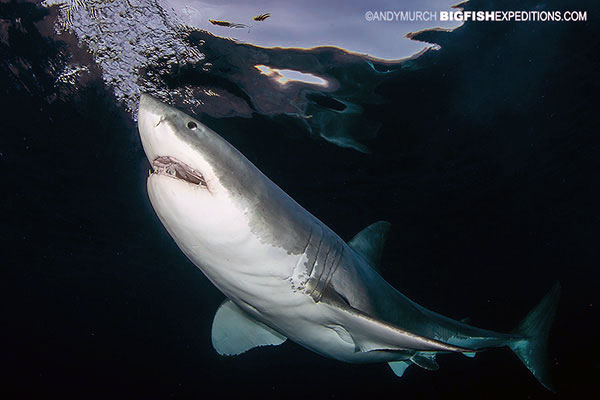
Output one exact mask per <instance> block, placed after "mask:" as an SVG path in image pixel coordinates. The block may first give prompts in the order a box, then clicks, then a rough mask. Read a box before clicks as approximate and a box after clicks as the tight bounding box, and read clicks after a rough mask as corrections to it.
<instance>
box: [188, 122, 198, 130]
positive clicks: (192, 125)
mask: <svg viewBox="0 0 600 400" xmlns="http://www.w3.org/2000/svg"><path fill="white" fill-rule="evenodd" d="M187 127H188V128H189V129H196V128H197V127H198V125H196V123H195V122H194V121H190V122H188V124H187Z"/></svg>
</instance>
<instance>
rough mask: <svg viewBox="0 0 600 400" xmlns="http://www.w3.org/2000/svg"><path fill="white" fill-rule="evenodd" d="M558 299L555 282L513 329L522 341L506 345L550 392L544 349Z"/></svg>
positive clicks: (558, 294)
mask: <svg viewBox="0 0 600 400" xmlns="http://www.w3.org/2000/svg"><path fill="white" fill-rule="evenodd" d="M559 297H560V284H559V283H558V282H556V284H555V285H554V287H553V288H552V289H551V290H550V292H548V294H546V296H545V297H544V298H543V299H542V301H540V303H539V304H538V305H537V306H536V307H535V308H534V309H533V310H531V311H530V312H529V314H527V316H526V317H525V319H523V321H521V323H520V324H519V326H518V327H517V329H515V332H517V333H519V334H520V335H523V337H524V339H521V340H516V341H512V342H510V343H508V346H509V347H510V348H511V350H512V351H514V352H515V354H516V355H517V356H518V357H519V359H520V360H521V361H522V362H523V364H525V366H527V368H529V371H531V373H532V374H533V375H534V376H535V377H536V378H537V380H538V381H540V383H541V384H542V385H543V386H544V387H545V388H546V389H548V390H550V391H554V388H553V387H552V384H551V382H550V374H549V371H548V360H547V358H548V356H547V353H546V347H547V345H548V333H549V330H550V326H551V325H552V320H553V319H554V314H555V313H556V306H557V305H558V299H559Z"/></svg>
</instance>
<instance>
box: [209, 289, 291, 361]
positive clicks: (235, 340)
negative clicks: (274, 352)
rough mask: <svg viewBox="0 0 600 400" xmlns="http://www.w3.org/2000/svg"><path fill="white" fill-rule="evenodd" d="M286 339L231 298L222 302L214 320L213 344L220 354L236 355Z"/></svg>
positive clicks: (274, 344)
mask: <svg viewBox="0 0 600 400" xmlns="http://www.w3.org/2000/svg"><path fill="white" fill-rule="evenodd" d="M286 339H287V338H286V337H285V336H283V335H282V334H280V333H278V332H276V331H274V330H273V329H271V328H269V327H268V326H267V325H265V324H263V323H262V322H259V321H257V320H255V319H254V318H252V317H251V316H250V315H248V314H247V313H246V312H245V311H243V310H242V309H241V308H239V307H238V306H237V305H235V303H234V302H233V301H231V300H226V301H225V302H223V304H221V306H220V307H219V309H218V310H217V313H216V314H215V319H214V320H213V325H212V344H213V347H214V348H215V350H216V351H217V353H219V354H220V355H225V356H235V355H238V354H242V353H243V352H245V351H248V350H250V349H252V348H254V347H259V346H277V345H279V344H281V343H283V342H285V340H286Z"/></svg>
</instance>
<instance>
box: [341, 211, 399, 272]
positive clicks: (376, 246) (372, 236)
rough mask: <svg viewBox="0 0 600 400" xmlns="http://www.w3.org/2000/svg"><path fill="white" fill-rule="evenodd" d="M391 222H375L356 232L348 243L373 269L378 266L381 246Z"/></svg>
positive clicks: (381, 250)
mask: <svg viewBox="0 0 600 400" xmlns="http://www.w3.org/2000/svg"><path fill="white" fill-rule="evenodd" d="M391 226H392V224H390V223H389V222H386V221H379V222H375V223H373V224H371V225H369V226H367V227H366V228H365V229H363V230H362V231H360V232H358V233H357V234H356V236H354V237H353V238H352V239H351V240H350V241H349V242H348V245H349V246H350V247H351V248H352V249H354V251H356V252H357V253H358V254H360V255H361V256H363V257H364V258H365V260H367V262H368V263H369V264H370V265H371V266H372V267H373V268H375V269H377V268H379V264H380V262H381V255H382V254H383V246H384V245H385V240H386V239H387V234H388V232H389V230H390V227H391Z"/></svg>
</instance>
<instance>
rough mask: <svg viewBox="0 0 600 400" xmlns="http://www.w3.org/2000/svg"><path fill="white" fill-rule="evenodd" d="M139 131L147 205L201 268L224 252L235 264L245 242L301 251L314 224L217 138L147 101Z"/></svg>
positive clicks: (143, 100) (144, 99)
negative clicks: (198, 260) (146, 172)
mask: <svg viewBox="0 0 600 400" xmlns="http://www.w3.org/2000/svg"><path fill="white" fill-rule="evenodd" d="M138 127H139V131H140V137H141V140H142V144H143V147H144V151H145V152H146V155H147V157H148V160H149V161H150V163H151V164H152V172H151V174H150V176H149V177H148V195H149V197H150V201H151V202H152V206H153V207H154V209H155V211H156V213H157V214H158V216H159V218H160V220H161V222H162V223H163V224H164V225H165V227H166V228H167V230H168V231H169V233H170V234H171V236H172V237H173V238H174V239H175V241H176V242H177V243H178V245H179V246H180V247H181V248H182V250H184V252H186V254H188V256H190V253H194V254H201V255H202V260H201V262H203V263H204V262H205V263H207V264H208V263H210V262H211V259H213V258H214V259H217V258H219V257H222V256H223V253H224V252H228V254H229V255H231V254H240V257H241V254H242V253H243V249H244V246H246V247H247V243H249V242H250V241H251V240H250V239H252V240H257V241H259V242H261V243H265V244H268V245H269V246H272V247H276V248H282V249H284V250H285V251H286V252H288V253H295V254H298V253H301V252H303V251H304V249H305V247H306V243H307V240H308V237H309V235H310V229H311V228H310V221H311V218H313V217H312V216H311V215H310V214H308V213H307V212H306V211H305V210H304V209H302V207H300V206H299V205H298V204H297V203H296V202H295V201H294V200H292V199H291V198H290V197H289V196H287V195H286V194H285V193H284V192H283V191H282V190H281V189H279V187H277V186H276V185H275V184H274V183H273V182H271V181H270V180H269V179H268V178H267V177H266V176H265V175H264V174H262V173H261V172H260V171H259V170H258V169H257V168H256V167H255V166H254V165H253V164H252V163H251V162H250V161H248V160H247V159H246V158H245V157H244V156H243V155H242V154H241V153H240V152H239V151H238V150H236V149H235V148H234V147H233V146H232V145H230V144H229V143H228V142H227V141H225V140H224V139H223V138H222V137H221V136H219V135H218V134H217V133H215V132H213V131H212V130H211V129H209V128H208V127H206V126H205V125H203V124H202V123H201V122H200V121H198V120H196V119H194V118H192V117H190V116H188V115H186V114H185V113H183V112H181V111H179V110H177V109H175V108H173V107H170V106H168V105H166V104H163V103H161V102H160V101H158V100H156V99H154V98H152V97H150V96H149V95H142V97H141V100H140V105H139V113H138ZM307 221H308V222H307ZM250 237H251V238H250ZM249 238H250V239H249ZM233 246H235V249H234V250H232V247H233ZM251 253H252V250H250V249H249V250H248V251H247V254H251ZM246 261H247V260H240V262H241V263H243V262H246Z"/></svg>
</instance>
